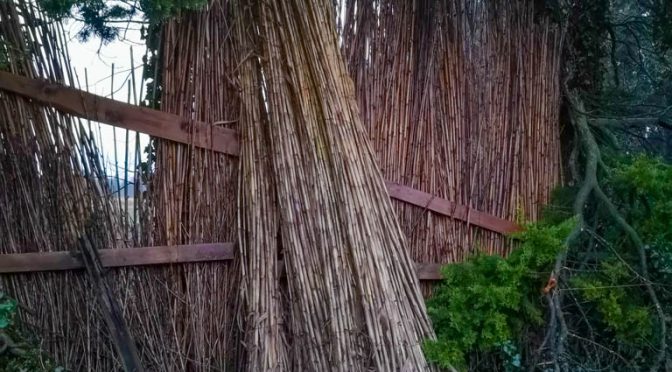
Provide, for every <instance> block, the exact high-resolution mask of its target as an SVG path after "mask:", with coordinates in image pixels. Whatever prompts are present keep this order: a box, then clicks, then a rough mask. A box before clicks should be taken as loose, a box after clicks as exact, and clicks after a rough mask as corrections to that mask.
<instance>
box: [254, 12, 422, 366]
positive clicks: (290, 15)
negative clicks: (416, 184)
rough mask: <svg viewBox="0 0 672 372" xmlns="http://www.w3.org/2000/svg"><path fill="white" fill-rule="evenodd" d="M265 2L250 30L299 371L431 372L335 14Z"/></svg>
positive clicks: (412, 281)
mask: <svg viewBox="0 0 672 372" xmlns="http://www.w3.org/2000/svg"><path fill="white" fill-rule="evenodd" d="M255 5H256V7H255V9H258V12H257V14H258V18H257V20H256V23H255V25H254V27H252V28H251V29H252V30H255V31H256V32H258V33H259V35H258V40H259V41H260V43H261V45H260V50H261V57H260V58H259V60H260V62H261V66H262V74H263V77H264V82H265V85H263V87H262V90H263V92H262V96H263V97H265V98H266V100H267V109H268V115H269V121H268V125H267V126H266V128H267V129H266V131H267V133H268V134H269V136H270V143H271V146H270V151H271V153H270V155H271V160H272V176H271V177H272V178H273V180H274V183H275V189H276V193H277V202H278V208H279V215H280V235H281V242H282V256H283V258H284V263H285V266H286V267H285V268H286V272H287V286H288V293H289V299H288V300H289V320H288V322H289V324H288V333H289V340H288V341H289V344H290V360H291V366H290V369H291V370H313V371H327V370H332V371H358V370H361V371H363V370H370V369H375V370H381V371H394V370H424V369H427V368H428V366H427V364H426V362H425V359H424V355H423V353H422V350H421V346H420V345H421V342H422V340H423V339H424V338H425V337H431V336H432V330H431V327H430V325H429V321H428V318H427V316H426V314H425V308H424V302H423V300H422V296H421V293H420V290H419V286H418V281H417V278H416V276H415V271H414V269H413V264H412V261H411V260H410V258H409V256H408V253H407V251H406V248H405V240H404V237H403V234H402V232H401V230H400V228H399V225H398V224H397V221H396V219H395V216H394V213H393V209H392V205H391V203H390V200H389V198H388V196H387V194H386V191H385V185H384V182H383V179H382V177H381V175H380V172H379V171H378V169H377V167H376V165H375V161H374V158H373V155H372V151H371V149H370V148H369V144H368V142H367V140H366V134H365V132H364V128H363V126H362V124H361V122H360V118H359V113H358V111H357V103H356V101H355V95H354V89H353V85H352V81H351V80H350V79H349V78H348V77H347V71H346V69H345V65H344V63H343V59H342V57H341V56H340V52H339V50H338V45H337V39H336V33H335V25H334V20H335V18H334V14H333V9H332V5H331V4H330V3H329V2H327V1H300V0H292V1H286V2H260V3H257V4H255ZM257 134H258V133H257ZM256 142H257V143H261V141H260V140H259V139H257V140H256ZM247 155H248V156H250V155H257V156H260V155H263V154H260V153H257V154H254V153H248V154H247ZM257 160H260V159H250V160H247V161H246V162H247V163H249V164H252V163H254V162H255V161H257ZM260 200H264V199H260ZM256 254H265V253H262V252H260V253H256ZM271 341H272V340H271ZM276 342H277V339H276Z"/></svg>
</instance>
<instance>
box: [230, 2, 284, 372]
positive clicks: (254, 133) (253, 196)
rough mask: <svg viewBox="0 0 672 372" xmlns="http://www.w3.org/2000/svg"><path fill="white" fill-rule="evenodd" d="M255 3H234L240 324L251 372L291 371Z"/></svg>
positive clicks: (246, 363) (243, 364)
mask: <svg viewBox="0 0 672 372" xmlns="http://www.w3.org/2000/svg"><path fill="white" fill-rule="evenodd" d="M250 5H251V4H249V3H246V2H244V1H241V2H238V3H234V4H233V9H235V12H234V19H235V20H236V22H235V31H234V33H233V39H234V40H235V44H236V54H237V56H238V58H239V59H240V62H239V64H238V66H239V68H238V74H237V79H238V83H239V89H240V93H241V97H242V106H241V107H242V110H241V113H240V127H241V138H240V141H241V154H240V177H239V179H240V189H239V198H238V224H239V235H238V236H239V238H238V247H239V249H238V252H239V253H240V262H241V286H240V287H241V292H240V295H241V297H240V300H241V302H242V308H241V314H240V315H241V322H242V324H243V327H244V335H245V336H244V340H243V345H245V346H246V347H245V354H246V355H245V359H244V360H241V361H240V362H241V364H240V367H241V369H242V368H245V370H247V371H287V370H289V367H290V365H289V354H288V350H287V345H286V337H285V336H286V335H285V333H284V330H285V329H284V327H283V326H284V315H286V308H285V307H284V306H283V304H284V301H283V298H282V297H283V293H284V292H286V287H282V286H281V284H280V274H281V266H280V265H281V264H282V262H280V261H279V259H280V258H281V257H280V256H279V249H280V244H279V239H280V237H279V236H278V234H279V212H278V205H277V199H276V190H275V185H276V180H275V178H274V177H273V173H272V172H273V168H272V162H271V158H270V157H271V140H270V136H269V132H268V126H269V121H268V120H269V118H268V115H267V112H266V106H265V102H264V98H263V95H262V81H263V80H262V78H263V76H262V73H261V64H260V61H259V59H258V55H259V50H258V46H257V43H258V40H259V38H258V33H257V31H256V30H255V28H256V23H255V14H254V12H253V7H252V6H250Z"/></svg>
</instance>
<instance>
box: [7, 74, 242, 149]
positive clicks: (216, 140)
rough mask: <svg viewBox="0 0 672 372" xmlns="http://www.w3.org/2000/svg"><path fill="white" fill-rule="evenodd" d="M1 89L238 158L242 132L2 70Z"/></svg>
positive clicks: (119, 125) (102, 120) (83, 115)
mask: <svg viewBox="0 0 672 372" xmlns="http://www.w3.org/2000/svg"><path fill="white" fill-rule="evenodd" d="M0 89H2V90H6V91H8V92H12V93H15V94H19V95H21V96H24V97H27V98H30V99H33V100H36V101H39V102H41V103H43V104H47V105H50V106H53V107H54V108H56V109H58V110H60V111H63V112H65V113H68V114H72V115H75V116H78V117H81V118H84V119H89V120H93V121H98V122H101V123H105V124H109V125H114V126H117V127H120V128H125V129H130V130H135V131H138V132H142V133H146V134H149V135H150V136H155V137H160V138H164V139H168V140H171V141H175V142H180V143H185V144H193V145H194V146H196V147H201V148H204V149H208V150H213V151H217V152H222V153H225V154H229V155H238V151H239V150H238V148H239V141H238V133H237V132H236V131H234V130H231V129H227V128H220V127H215V126H212V125H209V124H206V123H203V122H199V121H189V120H186V119H184V118H182V117H180V116H177V115H173V114H170V113H167V112H162V111H158V110H152V109H149V108H145V107H138V106H134V105H130V104H127V103H123V102H119V101H115V100H112V99H109V98H105V97H101V96H98V95H95V94H91V93H88V92H85V91H83V90H79V89H75V88H70V87H66V86H64V85H61V84H55V83H50V82H48V81H45V80H39V79H31V78H26V77H23V76H19V75H15V74H11V73H7V72H2V71H0Z"/></svg>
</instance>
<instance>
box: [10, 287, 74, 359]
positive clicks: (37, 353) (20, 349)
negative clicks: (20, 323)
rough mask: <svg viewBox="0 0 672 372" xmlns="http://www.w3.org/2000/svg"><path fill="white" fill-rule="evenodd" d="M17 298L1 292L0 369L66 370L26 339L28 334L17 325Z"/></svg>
mask: <svg viewBox="0 0 672 372" xmlns="http://www.w3.org/2000/svg"><path fill="white" fill-rule="evenodd" d="M17 311H18V306H17V303H16V300H14V299H12V298H9V297H7V296H5V295H4V294H3V293H2V292H0V371H3V372H28V371H30V372H33V371H54V372H61V371H64V369H63V368H62V367H57V366H55V365H54V363H53V362H52V361H51V360H49V358H47V357H46V356H45V355H44V354H43V353H42V351H41V350H40V349H39V348H36V347H33V346H31V345H30V344H29V343H28V342H26V341H25V339H26V338H28V337H27V336H26V334H25V333H24V332H21V330H20V329H19V328H18V327H17V322H16V316H17Z"/></svg>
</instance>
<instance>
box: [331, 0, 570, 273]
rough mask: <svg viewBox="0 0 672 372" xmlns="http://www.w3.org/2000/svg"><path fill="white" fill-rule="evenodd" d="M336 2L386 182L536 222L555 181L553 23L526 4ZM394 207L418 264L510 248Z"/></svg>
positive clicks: (483, 234)
mask: <svg viewBox="0 0 672 372" xmlns="http://www.w3.org/2000/svg"><path fill="white" fill-rule="evenodd" d="M342 3H343V4H339V5H337V9H344V14H341V17H339V19H342V20H343V22H342V25H340V29H341V37H342V40H343V42H342V48H343V54H344V55H345V56H347V58H348V59H347V64H348V69H349V72H350V75H351V76H352V78H353V80H354V81H355V86H356V88H357V99H358V102H359V107H360V116H361V118H362V121H363V122H364V124H365V126H366V129H367V131H368V136H369V138H370V140H371V143H372V146H373V148H374V150H375V153H376V155H377V159H378V164H379V165H380V169H381V170H382V173H383V175H384V176H385V178H386V179H387V180H390V181H393V182H398V183H401V184H404V185H406V186H410V187H414V188H417V189H420V190H423V191H426V192H429V193H432V194H435V195H437V196H439V197H442V198H446V199H448V200H451V201H454V202H456V203H459V204H463V205H467V206H469V207H471V208H475V209H477V210H481V211H484V212H488V213H491V214H493V215H496V216H498V217H501V218H505V219H509V220H515V219H517V218H519V217H524V218H526V219H531V220H535V219H537V218H538V217H539V212H540V207H541V206H542V205H543V204H544V203H546V202H548V200H549V196H550V195H549V194H550V192H551V190H552V189H553V187H554V186H555V185H557V184H558V183H559V181H560V139H559V132H560V128H559V120H558V115H559V107H560V94H559V85H558V79H559V74H560V70H559V64H560V42H559V38H560V33H559V31H558V29H557V26H556V25H554V24H553V23H552V22H551V21H550V20H549V19H548V17H546V16H543V15H541V14H537V13H535V9H534V7H533V2H530V1H523V0H516V1H512V2H487V1H467V0H451V1H448V2H441V1H434V0H428V1H419V0H418V1H405V0H384V1H381V2H377V3H375V4H374V3H371V2H368V1H358V0H345V1H343V2H342ZM394 205H395V210H396V211H397V215H398V216H399V219H400V223H401V225H402V228H403V230H404V232H405V234H406V237H407V239H408V241H409V242H410V252H411V256H412V257H413V259H414V260H415V261H416V262H454V261H459V260H462V259H464V258H465V257H466V256H467V255H469V254H471V253H472V252H474V251H475V250H482V251H486V252H488V253H506V252H507V251H508V249H509V248H510V247H509V244H508V242H507V239H505V238H504V237H502V236H500V235H498V234H496V233H492V232H488V231H485V230H482V229H479V228H476V227H473V226H469V224H468V223H463V222H460V221H454V220H451V219H450V218H447V217H443V216H439V215H436V214H433V213H432V212H428V211H425V210H423V209H422V208H418V207H414V206H409V205H406V204H404V203H400V202H394ZM520 213H522V214H523V216H520V215H519V214H520Z"/></svg>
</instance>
